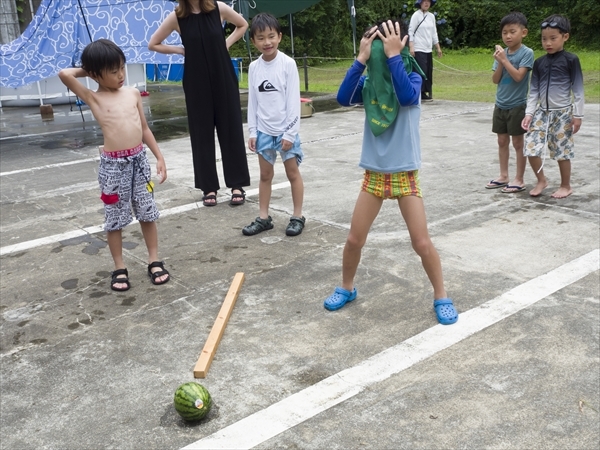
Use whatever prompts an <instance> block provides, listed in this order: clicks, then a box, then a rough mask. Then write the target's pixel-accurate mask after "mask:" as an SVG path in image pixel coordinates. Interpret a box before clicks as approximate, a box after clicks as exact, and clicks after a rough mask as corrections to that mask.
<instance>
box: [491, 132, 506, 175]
mask: <svg viewBox="0 0 600 450" xmlns="http://www.w3.org/2000/svg"><path fill="white" fill-rule="evenodd" d="M509 144H510V136H509V135H508V134H498V160H499V161H500V175H498V177H497V178H495V179H494V181H499V182H502V183H506V182H508V159H509V155H510V151H509V148H508V147H509Z"/></svg>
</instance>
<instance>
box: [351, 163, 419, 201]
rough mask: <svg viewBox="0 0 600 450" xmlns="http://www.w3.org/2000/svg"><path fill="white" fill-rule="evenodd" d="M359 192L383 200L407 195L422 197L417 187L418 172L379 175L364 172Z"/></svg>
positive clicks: (367, 171)
mask: <svg viewBox="0 0 600 450" xmlns="http://www.w3.org/2000/svg"><path fill="white" fill-rule="evenodd" d="M361 190H362V191H364V192H368V193H369V194H373V195H374V196H376V197H380V198H383V199H386V198H400V197H405V196H408V195H414V196H415V197H423V195H422V194H421V186H420V185H419V171H418V170H411V171H409V172H397V173H380V172H373V171H371V170H366V171H365V177H364V179H363V184H362V189H361Z"/></svg>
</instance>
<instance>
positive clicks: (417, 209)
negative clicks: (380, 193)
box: [398, 195, 446, 300]
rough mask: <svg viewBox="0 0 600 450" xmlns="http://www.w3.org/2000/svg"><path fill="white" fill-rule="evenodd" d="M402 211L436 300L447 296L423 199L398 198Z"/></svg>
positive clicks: (411, 239) (413, 245)
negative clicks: (428, 228) (428, 229)
mask: <svg viewBox="0 0 600 450" xmlns="http://www.w3.org/2000/svg"><path fill="white" fill-rule="evenodd" d="M398 205H399V206H400V212H401V213H402V217H403V218H404V221H405V222H406V227H407V228H408V233H409V234H410V241H411V243H412V247H413V249H414V250H415V252H417V255H419V256H420V257H421V263H422V264H423V268H424V269H425V273H427V277H428V278H429V281H430V282H431V285H432V286H433V297H434V300H438V299H440V298H445V297H446V290H445V289H444V277H443V274H442V264H441V262H440V256H439V254H438V252H437V250H436V249H435V247H434V246H433V242H431V238H430V237H429V232H428V231H427V219H426V217H425V205H424V204H423V199H422V198H420V197H416V196H413V195H411V196H405V197H401V198H399V199H398Z"/></svg>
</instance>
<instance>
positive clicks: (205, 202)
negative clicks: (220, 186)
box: [202, 194, 217, 206]
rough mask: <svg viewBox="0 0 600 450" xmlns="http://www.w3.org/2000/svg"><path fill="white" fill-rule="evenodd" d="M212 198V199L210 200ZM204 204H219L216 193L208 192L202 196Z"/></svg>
mask: <svg viewBox="0 0 600 450" xmlns="http://www.w3.org/2000/svg"><path fill="white" fill-rule="evenodd" d="M208 200H212V201H208ZM202 204H203V205H204V206H217V196H216V195H215V194H208V195H203V196H202Z"/></svg>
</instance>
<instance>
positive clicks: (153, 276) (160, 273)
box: [148, 261, 171, 284]
mask: <svg viewBox="0 0 600 450" xmlns="http://www.w3.org/2000/svg"><path fill="white" fill-rule="evenodd" d="M155 267H160V268H161V269H162V270H158V271H156V272H152V269H154V268H155ZM163 275H169V271H168V270H167V269H165V263H164V262H163V261H154V262H153V263H151V264H148V276H149V277H150V281H152V284H165V283H166V282H167V281H169V280H170V279H171V276H170V275H169V278H167V279H166V280H164V281H156V279H157V278H160V277H162V276H163Z"/></svg>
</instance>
